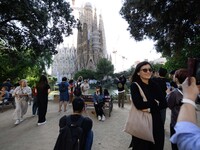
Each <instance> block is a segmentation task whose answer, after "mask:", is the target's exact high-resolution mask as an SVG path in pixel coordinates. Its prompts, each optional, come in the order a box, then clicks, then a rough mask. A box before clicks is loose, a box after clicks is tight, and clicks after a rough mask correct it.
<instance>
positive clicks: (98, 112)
mask: <svg viewBox="0 0 200 150" xmlns="http://www.w3.org/2000/svg"><path fill="white" fill-rule="evenodd" d="M103 106H104V102H100V103H97V104H94V108H95V112H96V115H97V116H101V117H102V115H105V114H104V112H103Z"/></svg>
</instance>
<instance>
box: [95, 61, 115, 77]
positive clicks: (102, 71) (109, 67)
mask: <svg viewBox="0 0 200 150" xmlns="http://www.w3.org/2000/svg"><path fill="white" fill-rule="evenodd" d="M113 73H114V66H113V64H112V62H111V61H109V60H107V59H106V58H102V59H100V60H99V62H98V64H97V70H96V74H97V78H98V79H103V78H104V77H108V76H112V75H113Z"/></svg>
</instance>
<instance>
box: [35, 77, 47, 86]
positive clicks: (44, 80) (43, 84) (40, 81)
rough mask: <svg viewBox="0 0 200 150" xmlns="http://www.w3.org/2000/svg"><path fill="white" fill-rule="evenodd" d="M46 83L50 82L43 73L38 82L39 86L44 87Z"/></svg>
mask: <svg viewBox="0 0 200 150" xmlns="http://www.w3.org/2000/svg"><path fill="white" fill-rule="evenodd" d="M46 84H48V80H47V77H46V76H45V75H41V77H40V80H39V82H38V84H37V87H38V88H43V87H44V86H45V85H46Z"/></svg>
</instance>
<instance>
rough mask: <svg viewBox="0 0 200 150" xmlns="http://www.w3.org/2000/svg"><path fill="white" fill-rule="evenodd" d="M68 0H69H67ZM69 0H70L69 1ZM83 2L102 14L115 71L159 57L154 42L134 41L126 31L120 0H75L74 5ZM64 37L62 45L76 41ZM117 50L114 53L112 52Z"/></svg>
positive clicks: (126, 25) (126, 24)
mask: <svg viewBox="0 0 200 150" xmlns="http://www.w3.org/2000/svg"><path fill="white" fill-rule="evenodd" d="M68 1H69V0H68ZM70 2H71V1H70ZM85 2H90V3H91V4H92V6H93V8H94V7H96V8H97V14H100V13H101V14H102V18H103V21H104V29H105V36H106V47H107V51H108V53H109V54H111V56H112V63H113V65H114V67H115V72H120V71H123V70H127V69H129V68H130V67H131V66H132V65H133V64H134V63H135V62H136V61H143V60H145V59H148V60H149V61H151V60H155V59H158V58H160V57H161V54H159V53H157V52H156V50H155V49H154V42H153V41H151V40H144V41H141V42H136V41H135V40H134V39H133V38H132V37H131V35H130V33H129V31H127V28H128V23H127V22H126V20H125V19H123V18H122V16H121V15H120V14H119V11H120V9H121V7H122V0H75V6H76V7H77V8H78V7H81V6H82V5H84V3H85ZM74 36H76V34H74V35H73V36H72V37H70V38H67V39H65V42H64V45H67V44H69V43H70V42H69V41H70V40H72V41H73V43H76V38H75V37H74ZM114 51H117V52H116V53H113V52H114Z"/></svg>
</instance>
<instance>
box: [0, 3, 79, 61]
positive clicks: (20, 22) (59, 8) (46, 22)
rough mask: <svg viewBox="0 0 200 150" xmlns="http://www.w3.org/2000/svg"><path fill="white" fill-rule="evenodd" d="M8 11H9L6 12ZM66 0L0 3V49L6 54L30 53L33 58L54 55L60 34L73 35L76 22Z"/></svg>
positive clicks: (61, 38)
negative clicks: (14, 52) (30, 51)
mask: <svg viewBox="0 0 200 150" xmlns="http://www.w3.org/2000/svg"><path fill="white" fill-rule="evenodd" d="M8 8H9V9H8ZM71 13H72V9H71V8H70V4H69V3H68V2H66V1H65V0H45V1H41V0H36V1H28V0H9V1H1V2H0V16H1V17H0V47H1V50H4V52H5V53H9V52H12V51H14V50H17V51H19V52H21V51H24V50H32V51H33V52H32V54H33V56H36V57H37V56H40V55H44V53H50V54H55V53H56V50H55V49H56V46H57V45H58V44H59V43H61V42H63V34H64V35H65V36H68V35H70V34H72V27H74V25H75V23H76V21H75V19H74V16H73V15H71Z"/></svg>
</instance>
